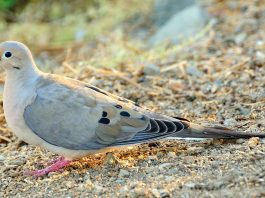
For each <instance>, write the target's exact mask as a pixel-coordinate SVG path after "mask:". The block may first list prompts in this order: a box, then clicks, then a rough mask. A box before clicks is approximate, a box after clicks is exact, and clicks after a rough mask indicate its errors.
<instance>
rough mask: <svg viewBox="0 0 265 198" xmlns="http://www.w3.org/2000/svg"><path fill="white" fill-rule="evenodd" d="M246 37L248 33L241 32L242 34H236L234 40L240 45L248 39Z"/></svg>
mask: <svg viewBox="0 0 265 198" xmlns="http://www.w3.org/2000/svg"><path fill="white" fill-rule="evenodd" d="M246 38H247V34H246V33H240V34H238V35H236V36H235V38H234V41H235V43H236V44H237V45H240V44H242V43H243V42H244V41H245V40H246Z"/></svg>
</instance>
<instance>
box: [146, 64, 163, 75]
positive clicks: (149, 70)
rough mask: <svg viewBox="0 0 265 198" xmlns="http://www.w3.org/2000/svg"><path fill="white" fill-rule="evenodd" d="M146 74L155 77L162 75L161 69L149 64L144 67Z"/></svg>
mask: <svg viewBox="0 0 265 198" xmlns="http://www.w3.org/2000/svg"><path fill="white" fill-rule="evenodd" d="M143 72H144V74H146V75H150V76H154V75H158V74H160V68H159V67H158V66H157V65H155V64H147V65H145V66H144V70H143Z"/></svg>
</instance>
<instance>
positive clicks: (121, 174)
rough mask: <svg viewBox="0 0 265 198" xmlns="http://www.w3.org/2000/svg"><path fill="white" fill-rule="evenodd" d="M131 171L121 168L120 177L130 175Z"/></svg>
mask: <svg viewBox="0 0 265 198" xmlns="http://www.w3.org/2000/svg"><path fill="white" fill-rule="evenodd" d="M129 176H130V173H129V172H128V171H127V170H124V169H121V170H120V173H119V176H118V177H129Z"/></svg>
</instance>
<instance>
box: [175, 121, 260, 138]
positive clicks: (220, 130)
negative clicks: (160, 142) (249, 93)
mask: <svg viewBox="0 0 265 198" xmlns="http://www.w3.org/2000/svg"><path fill="white" fill-rule="evenodd" d="M181 122H182V123H183V124H184V126H185V129H184V130H183V131H181V132H179V133H177V134H176V136H177V137H180V138H215V139H218V138H222V139H226V138H227V139H238V138H244V139H248V138H251V137H260V138H265V134H262V133H244V132H237V131H234V130H231V129H228V128H225V127H219V126H217V127H204V126H200V125H197V124H193V123H190V122H186V121H181Z"/></svg>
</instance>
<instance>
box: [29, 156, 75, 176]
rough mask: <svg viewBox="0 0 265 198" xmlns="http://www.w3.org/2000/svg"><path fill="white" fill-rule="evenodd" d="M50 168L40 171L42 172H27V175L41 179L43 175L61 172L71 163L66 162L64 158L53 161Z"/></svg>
mask: <svg viewBox="0 0 265 198" xmlns="http://www.w3.org/2000/svg"><path fill="white" fill-rule="evenodd" d="M50 163H53V164H51V165H50V166H48V167H46V168H44V169H40V170H35V171H26V172H25V175H27V176H35V177H40V176H42V175H46V174H48V173H50V172H56V171H58V170H60V169H61V168H63V167H65V166H67V165H69V164H70V163H71V161H70V160H66V159H65V158H64V157H59V158H58V159H56V160H53V161H52V162H50Z"/></svg>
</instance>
